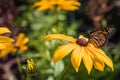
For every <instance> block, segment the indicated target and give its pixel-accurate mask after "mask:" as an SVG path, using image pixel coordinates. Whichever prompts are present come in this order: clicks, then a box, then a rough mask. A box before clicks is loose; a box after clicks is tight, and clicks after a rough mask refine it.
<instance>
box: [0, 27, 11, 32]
mask: <svg viewBox="0 0 120 80" xmlns="http://www.w3.org/2000/svg"><path fill="white" fill-rule="evenodd" d="M3 33H10V30H9V29H8V28H6V27H0V34H3Z"/></svg>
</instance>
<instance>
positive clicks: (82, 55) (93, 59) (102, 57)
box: [45, 34, 114, 74]
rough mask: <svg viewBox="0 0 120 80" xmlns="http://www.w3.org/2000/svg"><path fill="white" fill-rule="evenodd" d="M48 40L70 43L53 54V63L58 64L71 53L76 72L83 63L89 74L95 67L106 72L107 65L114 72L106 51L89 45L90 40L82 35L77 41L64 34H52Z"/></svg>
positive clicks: (46, 37) (47, 37)
mask: <svg viewBox="0 0 120 80" xmlns="http://www.w3.org/2000/svg"><path fill="white" fill-rule="evenodd" d="M45 39H46V40H56V39H58V40H62V41H69V42H70V43H69V44H65V45H63V46H60V47H58V48H57V49H56V51H55V52H54V54H53V61H54V63H56V62H57V61H58V60H61V59H62V58H64V57H65V56H66V55H68V54H69V53H72V55H71V63H72V65H73V67H74V68H75V70H76V72H78V69H79V67H80V64H81V61H83V63H84V65H85V67H86V69H87V71H88V74H90V72H91V70H92V68H93V66H94V67H95V68H96V69H98V70H100V71H104V67H105V64H107V65H108V66H109V67H110V68H111V69H112V71H113V70H114V69H113V63H112V61H111V60H110V58H109V57H107V56H106V54H105V53H104V51H102V50H101V49H99V48H96V47H94V45H93V44H91V43H88V38H85V37H84V36H82V35H80V36H79V38H78V39H75V38H73V37H70V36H65V35H63V34H50V35H47V36H45Z"/></svg>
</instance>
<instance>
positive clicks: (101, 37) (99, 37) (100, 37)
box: [90, 27, 115, 47]
mask: <svg viewBox="0 0 120 80" xmlns="http://www.w3.org/2000/svg"><path fill="white" fill-rule="evenodd" d="M114 31H115V28H110V27H107V28H99V29H97V30H95V31H93V32H91V33H90V42H91V43H92V44H93V45H94V46H95V47H101V46H103V45H105V43H106V41H107V39H108V38H109V36H110V35H111V34H112V33H113V32H114Z"/></svg>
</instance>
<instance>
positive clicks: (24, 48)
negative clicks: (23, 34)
mask: <svg viewBox="0 0 120 80" xmlns="http://www.w3.org/2000/svg"><path fill="white" fill-rule="evenodd" d="M27 49H28V47H27V46H21V47H20V51H21V52H24V51H26V50H27Z"/></svg>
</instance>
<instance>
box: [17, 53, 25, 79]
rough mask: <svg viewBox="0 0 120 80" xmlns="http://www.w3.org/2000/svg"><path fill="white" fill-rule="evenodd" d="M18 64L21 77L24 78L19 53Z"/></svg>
mask: <svg viewBox="0 0 120 80" xmlns="http://www.w3.org/2000/svg"><path fill="white" fill-rule="evenodd" d="M17 66H18V70H19V72H20V76H21V79H22V80H24V76H23V75H22V66H21V62H20V58H19V56H18V55H17Z"/></svg>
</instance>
